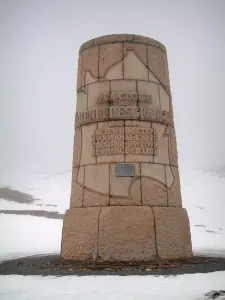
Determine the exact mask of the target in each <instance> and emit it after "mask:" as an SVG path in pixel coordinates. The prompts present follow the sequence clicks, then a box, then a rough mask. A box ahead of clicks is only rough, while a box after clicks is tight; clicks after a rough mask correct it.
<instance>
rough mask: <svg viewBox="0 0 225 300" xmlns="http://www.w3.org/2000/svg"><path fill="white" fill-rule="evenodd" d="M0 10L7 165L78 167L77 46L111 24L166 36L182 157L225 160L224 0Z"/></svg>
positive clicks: (39, 4)
mask: <svg viewBox="0 0 225 300" xmlns="http://www.w3.org/2000/svg"><path fill="white" fill-rule="evenodd" d="M131 2H132V3H133V4H132V3H131ZM0 14H1V15H0V23H1V24H0V31H1V33H0V35H1V55H0V60H1V74H0V76H1V78H0V79H1V80H0V82H1V89H0V93H1V95H0V96H1V98H0V102H1V103H0V104H1V105H0V169H20V170H29V171H35V172H64V171H65V172H66V171H69V170H70V169H71V166H72V150H73V124H74V113H75V105H76V75H77V59H78V50H79V46H80V45H81V44H82V43H83V42H85V41H86V40H88V39H91V38H93V37H97V36H100V35H103V34H111V33H134V34H141V35H146V36H149V37H152V38H155V39H157V40H159V41H161V42H162V43H164V44H165V45H166V47H167V51H168V60H169V70H170V78H171V88H172V97H173V107H174V117H175V126H176V131H177V141H178V150H179V163H180V166H181V167H182V168H185V167H187V168H190V167H194V168H201V167H204V168H205V167H206V168H207V167H211V166H214V165H218V166H224V165H225V119H224V111H225V91H224V87H225V59H224V53H225V1H224V0H211V1H209V0H194V1H193V0H189V1H184V0H183V1H182V0H164V1H160V0H154V1H151V0H138V1H128V0H124V1H122V0H113V1H107V0H105V1H103V0H101V1H95V0H82V1H81V0H74V1H72V0H71V1H69V0H61V1H58V0H38V1H37V0H35V1H34V0H29V1H25V0H24V1H23V0H15V1H13V0H5V1H3V0H1V1H0Z"/></svg>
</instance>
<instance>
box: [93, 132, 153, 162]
mask: <svg viewBox="0 0 225 300" xmlns="http://www.w3.org/2000/svg"><path fill="white" fill-rule="evenodd" d="M125 153H126V154H143V155H156V154H157V134H156V130H155V129H154V128H147V127H107V128H100V129H96V130H95V131H94V133H93V135H92V155H96V156H99V155H118V154H125Z"/></svg>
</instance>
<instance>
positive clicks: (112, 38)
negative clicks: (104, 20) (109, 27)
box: [94, 34, 134, 45]
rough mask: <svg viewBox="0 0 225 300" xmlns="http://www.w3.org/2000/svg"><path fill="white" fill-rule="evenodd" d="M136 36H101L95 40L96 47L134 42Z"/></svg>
mask: <svg viewBox="0 0 225 300" xmlns="http://www.w3.org/2000/svg"><path fill="white" fill-rule="evenodd" d="M133 37H134V35H133V34H108V35H103V36H100V37H98V38H96V39H94V44H95V45H102V44H108V43H116V42H124V41H132V40H133Z"/></svg>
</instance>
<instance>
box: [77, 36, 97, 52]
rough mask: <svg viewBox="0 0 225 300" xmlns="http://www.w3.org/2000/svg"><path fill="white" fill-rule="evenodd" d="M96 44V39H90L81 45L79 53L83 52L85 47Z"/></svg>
mask: <svg viewBox="0 0 225 300" xmlns="http://www.w3.org/2000/svg"><path fill="white" fill-rule="evenodd" d="M93 46H94V40H93V39H92V40H89V41H87V42H85V43H83V44H82V45H81V47H80V50H79V53H82V52H83V51H84V50H85V49H88V48H91V47H93Z"/></svg>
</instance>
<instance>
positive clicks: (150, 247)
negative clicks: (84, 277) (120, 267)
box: [98, 206, 156, 261]
mask: <svg viewBox="0 0 225 300" xmlns="http://www.w3.org/2000/svg"><path fill="white" fill-rule="evenodd" d="M98 254H99V260H100V261H149V260H153V259H155V256H156V251H155V231H154V220H153V214H152V210H151V208H150V207H135V206H133V207H131V206H130V207H129V206H126V207H121V206H117V207H103V208H102V210H101V215H100V220H99V252H98Z"/></svg>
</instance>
